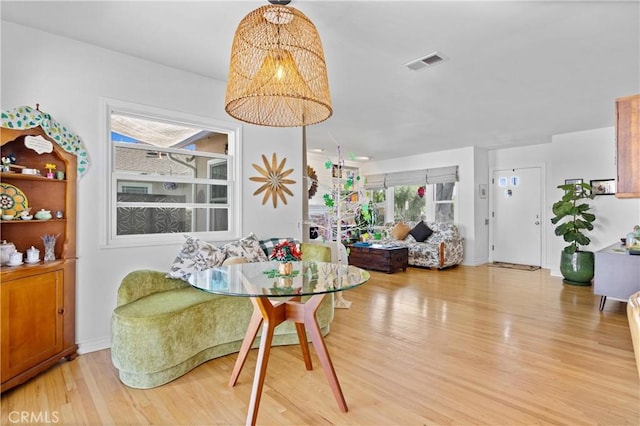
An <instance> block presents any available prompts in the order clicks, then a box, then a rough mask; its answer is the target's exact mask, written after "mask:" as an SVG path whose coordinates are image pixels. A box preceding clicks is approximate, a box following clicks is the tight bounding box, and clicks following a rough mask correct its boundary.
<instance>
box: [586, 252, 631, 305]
mask: <svg viewBox="0 0 640 426" xmlns="http://www.w3.org/2000/svg"><path fill="white" fill-rule="evenodd" d="M594 255H595V270H594V272H595V273H594V278H593V283H594V286H593V292H594V293H595V294H598V295H600V310H601V311H602V310H603V309H604V304H605V303H606V301H607V297H609V298H611V299H616V300H621V301H624V302H626V301H628V300H629V297H630V296H631V295H632V294H633V293H635V292H637V291H640V256H638V255H631V254H629V252H628V250H627V249H626V248H625V247H624V246H623V245H622V244H620V243H615V244H612V245H610V246H609V247H605V248H603V249H602V250H599V251H597V252H595V253H594Z"/></svg>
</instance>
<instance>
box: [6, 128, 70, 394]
mask: <svg viewBox="0 0 640 426" xmlns="http://www.w3.org/2000/svg"><path fill="white" fill-rule="evenodd" d="M38 135H39V136H42V137H44V138H45V139H47V140H49V141H51V142H52V144H53V152H49V153H42V154H38V153H37V152H36V151H34V150H32V149H30V148H27V147H25V144H24V140H25V137H26V136H38ZM0 136H1V138H0V140H1V144H2V156H3V157H6V156H9V155H11V154H13V155H14V156H15V158H16V164H17V165H21V166H25V167H26V168H33V169H37V170H41V171H43V172H44V171H45V164H46V163H49V164H55V166H56V168H55V170H56V171H62V172H64V178H63V179H48V178H46V177H45V176H41V175H31V174H22V173H20V169H11V171H10V172H4V171H3V172H2V173H0V177H1V178H2V186H3V197H5V200H3V203H4V201H7V199H6V197H11V196H12V194H15V193H16V192H18V191H19V192H18V193H21V195H23V197H22V198H19V200H18V201H19V202H21V203H23V206H22V207H21V208H24V207H26V205H27V204H28V207H30V208H31V214H32V215H33V214H34V213H35V212H37V211H38V210H41V209H44V210H50V211H51V213H52V215H53V217H52V219H48V220H38V219H36V218H35V217H34V218H33V219H31V220H21V219H20V218H15V219H13V220H2V221H0V227H1V231H2V239H3V240H6V241H8V242H12V243H13V244H14V245H15V246H16V250H17V251H19V252H22V253H26V251H27V249H28V248H30V247H32V246H33V247H35V248H37V249H39V250H40V262H38V263H34V264H27V263H24V264H22V265H19V266H9V265H2V267H1V269H0V279H1V298H2V299H1V300H2V311H1V314H0V320H1V330H0V332H1V333H2V345H1V356H2V358H1V361H0V362H1V365H0V366H1V367H2V373H1V376H2V387H1V389H0V391H1V392H4V391H6V390H7V389H10V388H12V387H14V386H17V385H19V384H21V383H24V382H26V381H27V380H29V379H30V378H32V377H34V376H35V375H37V374H39V373H40V372H42V371H44V370H46V369H47V368H50V367H51V366H53V365H55V364H57V363H58V362H60V361H61V360H62V359H63V358H66V359H67V360H71V359H73V358H75V357H76V356H77V345H76V343H75V320H76V319H75V299H76V292H75V280H76V177H77V170H76V157H75V155H73V154H70V153H68V152H66V151H65V150H64V149H63V148H61V147H60V146H59V145H58V144H56V143H55V142H54V141H53V140H52V139H51V138H49V137H48V136H47V135H46V134H45V132H44V131H43V130H42V129H41V128H40V127H36V128H33V129H28V130H12V129H5V128H3V129H2V130H1V132H0ZM24 198H26V201H24ZM12 200H13V199H11V198H9V202H11V201H12ZM6 207H8V206H7V205H4V204H3V208H6ZM58 211H60V212H62V217H61V218H59V217H56V212H58ZM13 212H15V210H13ZM43 235H58V237H57V239H56V243H55V249H54V253H55V260H51V261H47V262H44V261H43V256H44V244H43V241H42V238H41V237H42V236H43Z"/></svg>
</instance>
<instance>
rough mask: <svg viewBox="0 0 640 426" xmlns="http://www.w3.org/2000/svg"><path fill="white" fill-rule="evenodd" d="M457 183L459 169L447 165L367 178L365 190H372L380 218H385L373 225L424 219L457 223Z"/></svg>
mask: <svg viewBox="0 0 640 426" xmlns="http://www.w3.org/2000/svg"><path fill="white" fill-rule="evenodd" d="M457 181H458V166H448V167H438V168H431V169H423V170H409V171H402V172H393V173H386V174H377V175H369V176H367V177H366V179H365V188H366V189H368V190H370V191H371V196H372V199H373V201H374V204H375V205H376V207H377V208H378V212H379V217H380V218H382V217H383V216H384V219H381V220H379V221H378V222H377V223H376V224H380V222H381V223H385V222H392V221H393V222H398V221H410V222H415V221H419V220H421V219H423V218H424V219H426V220H429V221H438V222H450V223H456V221H457V212H456V208H455V203H456V190H457V185H456V182H457ZM383 188H386V189H383ZM421 188H423V189H422V190H421ZM385 200H387V201H385Z"/></svg>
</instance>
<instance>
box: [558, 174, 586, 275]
mask: <svg viewBox="0 0 640 426" xmlns="http://www.w3.org/2000/svg"><path fill="white" fill-rule="evenodd" d="M558 188H559V189H561V190H563V191H564V195H563V197H562V199H561V200H560V201H557V202H555V203H554V204H553V208H552V210H553V214H554V215H555V217H553V218H552V219H551V223H553V224H554V225H556V224H559V225H558V226H557V227H556V229H555V234H556V235H558V236H561V237H562V238H563V239H564V240H565V241H566V242H568V243H569V245H568V246H566V247H565V248H564V249H563V250H562V256H561V257H560V272H561V273H562V276H563V277H564V282H565V283H567V284H573V285H591V280H592V279H593V252H591V251H586V250H580V246H585V247H586V246H587V245H589V244H590V243H591V239H590V238H589V237H588V236H587V235H586V234H585V231H591V230H593V222H594V221H595V220H596V216H595V215H594V214H593V213H589V209H590V208H591V207H590V206H589V204H588V203H585V202H583V201H584V200H585V199H593V197H594V195H593V193H592V191H591V186H590V185H588V184H586V183H578V184H576V183H570V184H565V185H559V186H558Z"/></svg>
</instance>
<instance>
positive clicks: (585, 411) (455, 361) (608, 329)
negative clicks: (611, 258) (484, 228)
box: [2, 266, 640, 425]
mask: <svg viewBox="0 0 640 426" xmlns="http://www.w3.org/2000/svg"><path fill="white" fill-rule="evenodd" d="M345 298H346V299H347V300H351V301H352V302H353V305H352V307H351V309H340V310H336V314H335V320H334V322H333V325H332V329H331V333H330V334H329V335H328V336H327V338H326V343H327V346H328V349H329V352H330V354H331V356H332V359H333V362H334V366H335V368H336V372H337V374H338V378H339V380H340V382H341V385H342V389H343V391H344V394H345V397H346V399H347V403H348V404H349V412H348V413H342V412H340V411H339V410H338V407H337V405H336V402H335V400H334V399H333V396H332V394H331V391H330V390H329V385H328V383H327V381H326V379H325V376H324V374H323V372H322V368H320V366H319V364H318V362H317V358H315V353H314V352H313V349H312V356H313V360H314V361H315V365H314V370H313V371H306V370H305V368H304V364H303V362H302V357H301V354H300V351H299V348H298V347H297V346H287V347H277V348H274V350H272V352H271V361H270V363H269V368H268V371H267V378H266V384H265V388H264V392H263V397H262V403H261V406H260V412H259V415H258V424H263V425H288V424H294V425H303V424H309V425H332V424H336V425H426V424H436V425H444V424H458V425H466V424H493V425H524V424H570V425H575V424H599V425H623V424H630V425H638V424H640V399H639V397H640V395H639V392H640V387H639V380H638V372H637V370H636V365H635V362H634V357H633V348H632V345H631V337H630V333H629V326H628V323H627V318H626V311H625V309H626V305H625V304H624V303H620V302H615V301H608V302H607V306H606V308H605V311H604V312H602V313H601V312H599V311H598V299H599V297H597V296H594V295H593V290H592V288H590V287H586V288H585V287H572V286H565V285H563V284H562V282H561V280H560V279H558V278H553V277H550V276H549V273H548V271H546V270H539V271H534V272H529V271H516V270H510V269H502V268H494V267H488V266H479V267H456V268H453V269H450V270H446V271H430V270H422V269H413V268H410V269H409V270H408V271H407V272H398V273H395V274H391V275H387V274H383V273H375V272H372V279H371V280H370V281H369V282H368V283H367V284H365V285H364V286H362V287H360V288H358V289H355V290H352V291H349V292H347V293H345ZM234 361H235V355H230V356H227V357H224V358H220V359H216V360H213V361H210V362H208V363H206V364H204V365H201V366H200V367H198V368H196V369H195V370H193V371H191V372H190V373H188V374H187V375H185V376H183V377H182V378H180V379H178V380H176V381H174V382H172V383H169V384H167V385H165V386H161V387H159V388H155V389H150V390H137V389H129V388H127V387H125V386H124V385H122V384H121V383H120V382H119V380H118V377H117V372H116V370H115V368H114V367H113V366H112V364H111V360H110V352H109V351H108V350H104V351H99V352H94V353H90V354H86V355H81V356H80V357H78V358H77V359H76V360H74V361H72V362H66V363H61V364H59V365H57V366H56V367H54V368H53V369H51V370H49V371H48V372H46V373H44V374H42V375H40V376H39V377H37V378H36V379H33V380H31V381H30V382H28V383H26V384H24V385H23V386H20V387H18V388H16V389H14V390H11V391H9V392H6V393H5V395H3V396H2V424H12V422H11V419H12V418H13V419H14V420H15V416H16V414H11V413H12V412H16V411H17V412H24V411H26V412H29V413H35V414H36V415H38V414H40V415H41V417H40V419H41V421H42V423H46V418H47V416H48V419H49V424H51V423H56V422H53V421H51V420H52V419H54V420H57V423H58V424H65V425H76V424H77V425H79V424H83V425H85V424H86V425H125V424H131V425H135V424H157V425H187V424H190V425H218V424H220V425H236V424H243V423H244V422H245V417H246V410H247V403H248V401H249V395H250V392H251V383H252V380H253V371H254V370H253V368H254V364H255V351H252V353H251V355H250V357H249V360H248V361H247V365H246V366H245V369H244V371H243V372H242V374H241V375H240V379H239V382H238V385H237V386H236V387H235V388H232V389H230V388H228V387H227V381H228V379H229V374H230V372H231V368H232V367H233V363H234ZM11 415H13V416H14V417H11ZM54 416H55V417H54Z"/></svg>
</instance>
